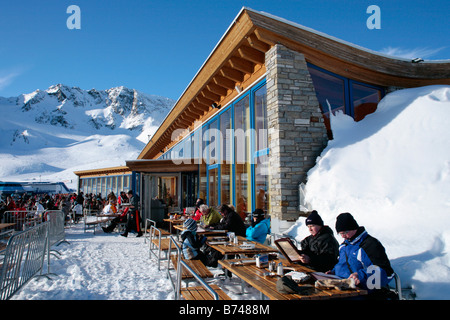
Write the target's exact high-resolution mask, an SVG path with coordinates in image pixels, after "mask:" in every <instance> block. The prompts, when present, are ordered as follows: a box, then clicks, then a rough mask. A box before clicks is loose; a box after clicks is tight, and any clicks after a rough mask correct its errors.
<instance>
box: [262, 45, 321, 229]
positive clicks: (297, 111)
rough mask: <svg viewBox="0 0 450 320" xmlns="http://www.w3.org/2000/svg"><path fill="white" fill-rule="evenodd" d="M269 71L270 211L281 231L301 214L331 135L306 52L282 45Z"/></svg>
mask: <svg viewBox="0 0 450 320" xmlns="http://www.w3.org/2000/svg"><path fill="white" fill-rule="evenodd" d="M266 69H267V77H266V79H267V84H266V86H267V117H268V128H269V147H270V157H269V168H270V169H269V174H270V178H269V179H270V181H269V183H270V200H271V209H270V215H271V219H272V229H273V232H275V233H278V232H280V231H282V230H280V229H283V227H282V226H283V225H285V228H287V227H288V225H290V223H289V222H291V223H292V221H295V220H296V219H297V218H298V217H299V213H300V212H299V206H298V205H299V202H298V200H299V199H298V198H299V192H298V186H299V184H300V183H301V182H306V178H307V172H308V170H309V169H311V168H312V167H313V166H314V165H315V162H316V158H317V156H319V155H320V153H321V152H322V150H323V149H324V148H325V147H326V145H327V142H328V138H327V132H326V128H325V125H324V122H323V118H322V113H321V110H320V106H319V102H318V100H317V97H316V94H315V90H314V86H313V83H312V80H311V76H310V74H309V71H308V68H307V65H306V61H305V58H304V56H303V54H301V53H298V52H296V51H292V50H290V49H288V48H286V47H284V46H283V45H279V44H277V45H275V46H274V47H273V48H271V49H270V50H269V51H268V52H267V53H266ZM286 224H287V225H286Z"/></svg>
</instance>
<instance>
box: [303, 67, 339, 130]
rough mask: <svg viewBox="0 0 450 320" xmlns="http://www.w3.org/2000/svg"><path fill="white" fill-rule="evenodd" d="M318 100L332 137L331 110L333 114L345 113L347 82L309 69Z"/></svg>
mask: <svg viewBox="0 0 450 320" xmlns="http://www.w3.org/2000/svg"><path fill="white" fill-rule="evenodd" d="M308 70H309V73H310V74H311V78H312V82H313V85H314V89H315V91H316V96H317V100H319V105H320V108H321V109H322V113H323V117H324V122H325V126H326V128H327V130H328V135H329V136H330V137H331V127H330V115H329V113H330V112H329V109H330V108H331V111H332V112H333V114H335V113H336V112H337V111H338V110H341V111H342V112H344V113H345V82H344V80H343V79H340V78H338V77H335V76H333V75H331V74H328V73H325V72H322V71H320V70H317V69H315V68H309V69H308Z"/></svg>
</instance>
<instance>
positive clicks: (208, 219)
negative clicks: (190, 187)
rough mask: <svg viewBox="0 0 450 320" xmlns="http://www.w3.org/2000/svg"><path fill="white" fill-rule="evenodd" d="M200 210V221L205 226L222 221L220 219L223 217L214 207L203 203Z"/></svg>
mask: <svg viewBox="0 0 450 320" xmlns="http://www.w3.org/2000/svg"><path fill="white" fill-rule="evenodd" d="M200 212H201V213H202V218H201V219H200V223H201V224H203V225H204V226H205V227H209V226H210V225H213V224H216V223H218V222H220V219H222V216H221V215H220V213H218V212H217V211H216V210H215V209H214V208H211V207H208V206H207V205H206V204H202V205H201V206H200Z"/></svg>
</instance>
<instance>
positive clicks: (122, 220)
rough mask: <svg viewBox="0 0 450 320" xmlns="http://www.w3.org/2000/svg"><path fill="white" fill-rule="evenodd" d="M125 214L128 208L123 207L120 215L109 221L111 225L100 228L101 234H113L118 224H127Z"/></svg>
mask: <svg viewBox="0 0 450 320" xmlns="http://www.w3.org/2000/svg"><path fill="white" fill-rule="evenodd" d="M127 213H128V207H125V209H123V211H122V213H121V214H120V216H118V217H116V218H114V219H112V220H111V223H110V224H109V226H107V227H102V229H103V232H105V233H110V232H113V230H114V229H115V228H116V226H117V225H118V224H119V223H125V222H127Z"/></svg>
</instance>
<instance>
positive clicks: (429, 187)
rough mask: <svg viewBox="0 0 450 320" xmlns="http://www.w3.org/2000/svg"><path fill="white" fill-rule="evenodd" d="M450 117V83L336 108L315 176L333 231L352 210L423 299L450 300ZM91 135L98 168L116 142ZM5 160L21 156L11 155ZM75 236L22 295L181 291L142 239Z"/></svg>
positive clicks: (236, 288) (131, 295)
mask: <svg viewBox="0 0 450 320" xmlns="http://www.w3.org/2000/svg"><path fill="white" fill-rule="evenodd" d="M449 119H450V86H428V87H422V88H414V89H405V90H399V91H396V92H393V93H390V94H388V95H387V96H386V97H385V98H384V99H383V100H382V101H381V102H380V104H379V106H378V109H377V111H376V112H375V113H373V114H371V115H368V116H367V117H366V118H365V119H364V120H363V121H361V122H354V121H353V120H352V119H351V118H349V117H348V116H346V115H344V114H337V115H335V116H333V117H332V119H331V123H332V127H333V133H334V140H332V141H330V142H329V144H328V146H327V148H326V149H325V150H324V151H323V152H322V154H321V156H320V157H319V158H318V159H317V163H316V165H315V167H314V168H312V169H311V170H310V171H309V173H308V182H307V184H306V201H307V204H308V207H309V208H310V209H315V210H317V211H318V212H319V214H320V215H321V216H322V219H323V220H324V222H325V223H326V224H328V225H329V226H331V227H332V229H333V230H334V226H335V219H336V217H337V215H338V214H339V213H341V212H350V213H352V214H353V216H354V217H355V219H356V220H357V221H358V223H359V225H361V226H365V228H366V230H367V231H368V232H369V234H371V235H372V236H374V237H375V238H377V239H379V240H380V241H381V243H382V244H383V245H384V247H385V248H386V252H387V254H388V257H389V258H390V260H391V263H392V266H393V268H394V270H395V271H396V272H397V273H398V274H399V275H400V278H401V281H402V286H403V287H411V288H412V290H413V291H414V292H415V294H416V299H420V300H444V299H450V255H449V249H450V228H449V226H450V198H449V196H448V192H449V190H450V148H449V142H450V141H449V137H450V135H449V128H450V120H449ZM92 140H93V141H95V142H96V144H94V145H92V146H91V148H89V149H90V150H85V151H84V154H83V155H82V157H83V158H85V157H88V156H90V157H92V159H93V160H95V163H93V165H92V167H101V166H102V165H103V164H104V163H103V162H101V161H100V160H99V158H98V156H97V155H95V154H94V153H92V152H91V151H92V150H97V149H96V148H98V147H99V146H103V147H105V146H108V145H109V144H111V143H112V141H108V140H107V139H103V138H100V137H96V138H92ZM116 143H117V141H116ZM122 143H123V144H124V145H126V144H127V141H126V139H124V140H123V141H122ZM74 145H76V143H75V144H74ZM52 151H53V150H46V152H50V153H51V152H52ZM55 151H56V150H55ZM61 151H62V150H58V154H59V153H61ZM64 152H69V151H67V150H66V151H64ZM64 152H63V154H64ZM79 152H81V150H79ZM41 156H42V155H41ZM61 158H62V159H63V157H61ZM4 159H6V158H4ZM16 159H17V160H16ZM72 160H73V159H72ZM6 161H7V162H9V161H20V157H19V156H18V155H15V156H12V155H10V158H8V159H7V160H6ZM3 162H5V160H3ZM68 163H69V159H68V160H67V163H65V164H64V165H68ZM61 167H62V166H61ZM69 167H70V166H69ZM73 167H76V164H72V168H73ZM304 219H305V218H299V219H298V221H297V222H296V223H295V224H294V225H293V226H292V227H291V228H290V229H289V230H288V231H287V233H288V234H289V235H291V236H292V237H295V238H297V239H298V240H301V239H303V238H304V237H306V236H307V235H308V232H307V228H306V227H305V226H304ZM66 234H67V239H68V241H69V242H70V244H62V245H61V249H60V250H61V251H62V258H61V259H53V260H52V265H51V270H52V272H55V273H56V274H57V277H55V278H54V280H46V279H41V280H33V281H31V282H30V283H29V284H27V286H26V287H25V288H24V289H23V290H22V291H21V292H20V293H19V294H17V295H16V296H15V299H19V300H30V299H52V300H59V299H99V300H100V299H123V300H126V299H130V300H134V299H148V300H153V299H157V300H166V299H168V300H170V299H173V297H174V296H173V291H172V288H171V285H170V283H169V282H168V280H167V279H166V277H165V267H163V268H162V269H161V271H158V269H157V264H156V260H155V259H154V258H150V257H149V252H148V247H147V245H148V244H145V243H144V240H143V239H142V238H136V237H135V235H131V236H129V237H128V238H123V237H121V236H120V235H118V234H104V233H103V232H102V231H101V230H100V231H98V232H97V233H96V234H95V235H93V234H92V232H87V233H84V232H83V230H82V227H81V226H80V225H75V226H74V227H71V228H69V229H67V231H66ZM336 237H337V239H338V241H340V242H341V241H342V239H341V238H340V237H339V236H338V235H336ZM219 271H220V270H214V272H215V273H219ZM214 281H216V282H218V283H219V285H221V286H224V287H225V291H226V292H227V293H228V294H229V295H230V296H231V297H232V298H233V299H235V300H247V299H258V297H259V296H258V293H257V292H256V291H255V290H254V289H252V288H249V287H246V288H245V290H246V291H247V292H248V293H247V294H244V295H239V294H238V293H239V292H240V282H238V281H237V279H233V278H232V279H231V280H225V281H222V280H220V279H219V278H217V279H214ZM227 281H229V282H227Z"/></svg>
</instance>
